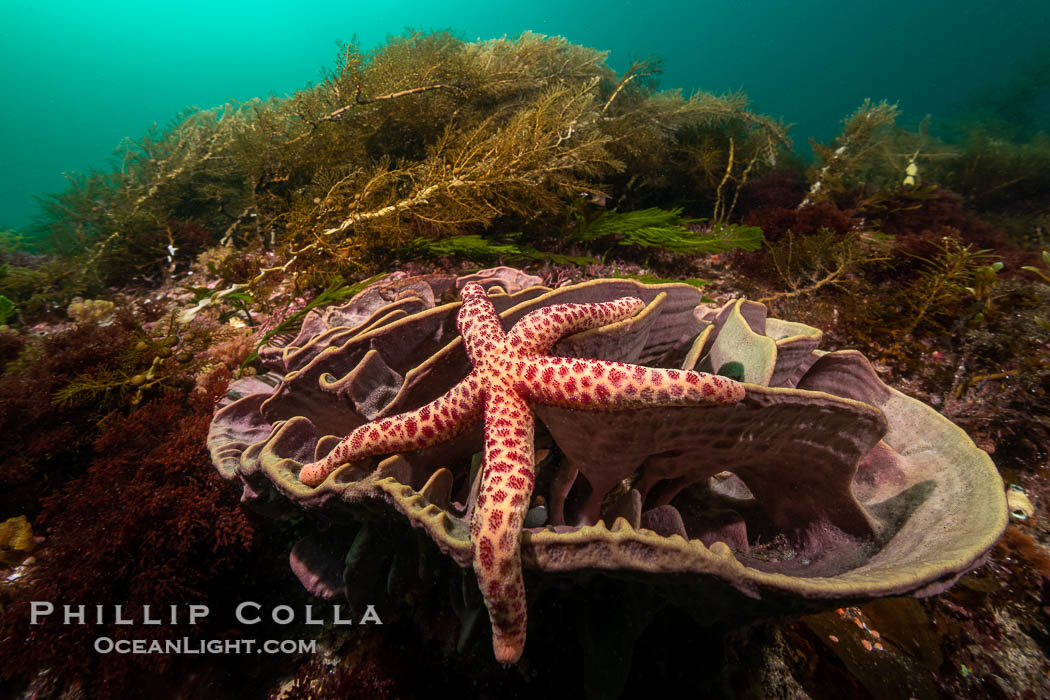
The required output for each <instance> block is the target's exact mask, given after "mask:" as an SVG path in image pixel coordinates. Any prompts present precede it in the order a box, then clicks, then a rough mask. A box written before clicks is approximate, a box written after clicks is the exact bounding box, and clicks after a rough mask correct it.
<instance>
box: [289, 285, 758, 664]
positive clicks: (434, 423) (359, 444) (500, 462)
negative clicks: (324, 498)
mask: <svg viewBox="0 0 1050 700" xmlns="http://www.w3.org/2000/svg"><path fill="white" fill-rule="evenodd" d="M460 296H461V298H462V300H463V306H462V308H461V309H460V311H459V316H458V318H457V323H458V328H459V332H460V334H461V335H462V336H463V342H464V346H465V348H466V352H467V355H468V356H469V358H470V361H471V363H472V364H473V366H474V369H473V371H471V373H470V374H469V375H467V377H466V378H464V379H463V380H462V381H461V382H459V383H458V384H457V385H456V386H454V387H453V388H452V389H450V390H449V391H448V392H447V393H445V394H444V395H443V396H441V397H439V398H437V399H435V400H434V401H431V402H430V403H429V404H427V405H425V406H423V407H422V408H419V409H417V410H415V411H409V412H407V413H402V414H400V415H397V416H392V417H389V418H380V419H378V420H376V421H373V422H371V423H368V424H366V425H362V426H360V427H358V428H356V429H355V430H354V431H353V432H351V433H350V434H349V435H348V436H347V437H346V438H345V439H343V441H342V442H340V443H339V445H338V446H336V448H335V449H334V450H332V452H331V453H329V455H328V456H327V457H325V458H324V459H322V460H320V461H318V462H314V463H312V464H307V465H305V466H304V467H303V468H302V471H301V472H300V474H299V479H300V480H301V481H302V482H303V483H304V484H307V485H317V484H320V483H321V482H322V481H324V479H325V478H326V477H327V476H328V475H329V474H330V473H331V472H332V471H333V470H334V469H335V468H336V467H338V466H339V465H341V464H345V463H348V462H353V461H358V460H361V459H364V458H366V457H370V456H373V455H380V454H389V453H393V452H401V451H406V450H416V449H420V448H422V447H427V446H429V445H433V444H436V443H438V442H442V441H445V440H448V439H449V438H451V437H453V436H455V435H456V434H458V433H460V432H461V431H463V430H464V429H465V428H466V427H468V426H469V425H471V424H472V423H474V422H475V421H477V420H478V419H481V418H483V419H484V433H485V449H484V461H483V467H482V470H481V477H480V478H481V483H480V485H479V488H478V491H477V494H478V495H477V501H476V503H475V506H474V509H473V514H472V517H471V525H470V539H471V543H472V547H473V557H474V571H475V573H476V575H477V577H478V583H479V585H480V587H481V591H482V594H483V595H484V598H485V604H486V606H487V607H488V611H489V619H490V620H491V621H492V631H493V640H492V643H493V649H494V651H495V654H496V658H497V659H498V660H499V661H501V662H502V663H506V664H510V663H514V662H516V661H517V660H518V659H519V658H520V657H521V653H522V650H523V648H524V646H525V630H526V605H525V588H524V585H523V583H522V574H521V553H520V543H521V531H522V523H523V520H524V517H525V512H526V510H527V509H528V507H529V503H530V500H531V497H532V489H533V485H534V483H535V474H534V472H533V467H534V462H533V430H534V419H533V414H532V407H531V406H532V404H535V403H541V404H548V405H554V406H561V407H565V408H572V409H577V410H585V411H613V410H629V409H634V408H642V407H645V406H671V405H696V404H712V405H715V404H725V403H733V402H736V401H739V400H741V399H742V398H743V397H744V387H743V386H742V385H740V384H738V383H737V382H734V381H732V380H730V379H726V378H724V377H718V376H715V375H711V374H705V373H702V372H692V371H685V370H674V369H652V368H648V367H641V366H638V365H631V364H626V363H622V362H610V361H606V360H595V359H584V358H569V357H554V356H551V355H547V354H546V353H547V352H548V351H549V350H550V349H551V348H552V347H553V346H554V344H555V343H556V342H557V341H558V340H559V339H560V338H562V337H563V336H565V335H567V334H569V333H575V332H578V331H582V330H586V329H588V328H596V327H599V326H602V325H605V324H608V323H614V322H617V321H621V320H623V319H626V318H629V317H630V316H632V315H633V314H635V313H636V312H638V311H639V310H640V309H641V308H642V307H643V304H642V301H641V300H640V299H637V298H634V297H624V298H621V299H616V300H614V301H610V302H603V303H590V304H557V305H553V306H548V307H545V308H543V309H539V310H537V311H533V312H532V313H530V314H528V315H526V316H525V317H524V318H522V319H521V320H520V321H519V322H518V323H517V324H515V326H514V327H513V328H512V329H511V330H510V332H509V333H507V332H504V330H503V327H502V325H501V323H500V319H499V316H497V314H496V311H495V309H494V308H493V306H492V302H490V301H489V299H488V297H487V296H486V294H485V290H484V288H483V287H482V286H481V285H479V284H473V283H472V284H467V285H466V286H464V287H463V290H462V291H461V293H460Z"/></svg>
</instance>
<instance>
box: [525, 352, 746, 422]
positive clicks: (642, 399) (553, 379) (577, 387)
mask: <svg viewBox="0 0 1050 700" xmlns="http://www.w3.org/2000/svg"><path fill="white" fill-rule="evenodd" d="M519 377H520V379H519V380H518V381H517V382H516V383H515V390H516V391H518V392H519V393H520V394H521V395H522V396H525V397H527V398H528V400H530V401H534V402H536V403H542V404H549V405H552V406H561V407H564V408H575V409H582V410H593V411H601V410H617V409H627V408H640V407H643V406H674V405H695V404H698V403H713V404H724V403H735V402H737V401H740V400H741V399H743V398H744V393H745V391H744V387H743V385H742V384H740V383H739V382H735V381H733V380H732V379H727V378H726V377H719V376H717V375H714V374H707V373H705V372H692V371H688V370H680V369H654V368H650V367H641V366H639V365H631V364H626V363H624V362H609V361H606V360H593V359H584V358H571V357H537V358H534V359H533V360H532V361H531V362H529V363H527V364H524V365H523V367H522V372H521V373H520V375H519Z"/></svg>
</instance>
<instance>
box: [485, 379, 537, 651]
mask: <svg viewBox="0 0 1050 700" xmlns="http://www.w3.org/2000/svg"><path fill="white" fill-rule="evenodd" d="M533 428H534V422H533V418H532V411H531V409H530V407H529V405H528V404H527V403H526V402H525V401H524V400H522V399H521V398H520V397H519V396H517V395H515V394H513V393H511V392H492V393H491V394H489V396H488V398H487V399H486V402H485V459H484V468H483V471H482V475H481V484H480V487H479V489H478V499H477V503H476V507H475V508H474V515H473V519H472V521H471V526H470V529H471V537H470V539H471V543H472V545H473V551H474V572H475V574H476V575H477V578H478V584H479V585H480V587H481V592H482V595H483V596H484V597H485V605H486V607H487V608H488V611H489V620H490V621H491V622H492V648H493V651H494V652H495V654H496V658H497V659H498V660H499V661H500V662H501V663H504V664H511V663H514V662H516V661H517V660H518V659H519V658H520V657H521V652H522V650H523V649H524V647H525V629H526V604H525V586H524V584H523V582H522V577H521V528H522V523H523V522H524V519H525V512H526V511H527V510H528V507H529V501H530V499H531V497H532V488H533V485H534V484H535V474H534V472H533V468H534V464H533V458H534V455H533V442H532V439H533Z"/></svg>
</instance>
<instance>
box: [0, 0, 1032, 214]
mask: <svg viewBox="0 0 1050 700" xmlns="http://www.w3.org/2000/svg"><path fill="white" fill-rule="evenodd" d="M406 27H412V28H415V29H421V30H428V29H451V30H452V31H453V32H454V33H456V34H457V35H458V36H460V37H462V38H463V39H467V40H473V39H476V38H481V39H487V38H492V37H498V36H503V35H508V36H515V35H517V34H519V33H521V32H523V31H526V30H532V31H535V32H538V33H541V34H548V35H561V36H564V37H566V38H568V39H569V40H570V41H572V42H575V43H579V44H583V45H586V46H592V47H596V48H600V49H603V50H607V51H609V52H610V57H609V63H610V65H611V66H612V67H613V68H615V69H617V70H620V71H622V70H624V69H625V68H627V66H628V65H630V63H631V61H632V59H633V58H639V57H647V56H659V57H661V58H662V59H663V61H664V73H663V75H662V78H661V83H660V85H661V87H662V88H665V89H671V88H680V89H682V90H683V91H684V92H685V93H690V92H692V91H694V90H697V89H704V90H707V91H711V92H717V93H723V92H730V91H736V90H744V91H745V92H746V93H747V94H748V95H749V96H750V97H751V99H752V102H753V105H754V107H755V108H756V109H757V110H758V111H760V112H763V113H766V114H769V115H772V116H775V117H779V118H782V119H783V120H784V121H785V122H787V123H790V124H793V125H794V126H793V127H792V130H791V135H792V138H793V139H794V142H795V145H796V150H799V151H800V152H803V153H804V152H806V150H807V148H806V144H807V142H808V139H810V138H816V139H818V140H828V139H830V138H831V137H833V136H834V135H835V133H836V132H837V130H838V126H839V124H840V123H841V120H842V119H843V118H844V117H845V116H846V115H848V114H849V113H850V112H852V111H853V110H855V109H856V108H857V106H858V105H859V104H860V103H861V102H862V101H863V99H864V98H867V97H870V98H872V99H875V100H879V99H886V100H889V101H892V102H898V103H899V104H900V107H901V109H902V112H903V116H902V119H901V120H900V122H901V123H903V124H909V123H917V122H918V121H920V120H921V119H922V118H923V117H924V116H925V115H927V114H930V115H932V117H933V129H934V132H935V133H938V131H940V132H942V133H943V131H944V130H947V129H949V128H950V127H951V126H952V125H953V124H955V125H957V124H960V123H963V122H964V121H965V120H966V119H974V118H977V119H984V120H1002V121H1005V122H1008V123H1009V124H1010V128H1015V129H1021V130H1024V131H1027V132H1031V131H1034V130H1037V129H1039V128H1040V127H1042V128H1044V129H1046V128H1047V127H1046V125H1050V30H1048V27H1050V2H1045V0H1044V1H1022V0H1000V1H998V2H987V1H986V0H957V1H955V2H948V1H940V0H938V1H932V0H929V1H926V2H923V1H914V2H904V1H902V0H888V1H885V2H880V3H874V2H841V1H840V2H832V1H828V0H800V1H797V2H778V1H777V0H735V1H728V2H713V1H703V0H701V1H693V2H631V1H627V0H606V1H604V2H584V1H581V0H577V1H576V2H552V1H550V0H536V1H533V2H522V3H505V4H497V3H491V2H479V1H477V0H471V1H470V2H451V3H432V2H430V3H422V2H405V1H388V2H378V3H365V2H345V1H344V2H300V3H295V4H294V5H293V3H289V2H252V3H246V2H223V3H219V2H199V1H195V0H194V1H187V2H181V3H174V4H173V3H156V2H130V1H122V2H116V1H109V2H98V3H83V2H70V1H61V2H58V1H52V2H41V1H37V2H27V1H21V0H0V95H2V98H0V99H2V107H3V108H2V109H0V164H2V167H0V230H3V229H7V228H16V229H21V228H24V227H26V226H27V225H28V224H29V223H30V221H31V220H32V217H33V216H34V215H35V214H36V213H37V205H36V203H35V200H34V196H39V195H43V194H46V193H48V192H55V191H58V190H61V189H62V188H63V187H64V184H65V181H64V178H63V173H69V172H73V171H88V170H91V169H93V168H95V169H106V168H107V167H108V166H109V165H110V164H111V161H110V156H111V154H112V152H113V150H114V149H115V148H116V146H117V145H118V144H119V143H120V141H121V140H122V139H124V138H125V137H135V138H137V137H139V136H141V135H142V134H143V133H144V132H145V131H146V129H147V128H148V127H149V126H150V125H151V124H153V123H159V124H161V125H164V124H166V123H168V122H169V121H170V120H171V119H172V118H173V117H175V115H176V114H177V113H179V112H180V111H181V110H183V109H184V108H186V107H189V106H198V107H211V106H215V105H218V104H222V103H224V102H226V101H228V100H231V99H233V100H247V99H250V98H252V97H256V96H267V95H270V94H275V95H285V94H288V93H291V92H293V91H295V90H296V89H299V88H301V87H303V86H305V85H306V84H308V83H310V82H313V81H317V80H318V79H319V78H320V75H321V71H322V70H323V69H324V68H326V67H330V66H332V65H334V60H335V53H336V43H337V42H338V41H348V40H350V39H352V38H353V37H354V36H356V37H357V39H358V41H359V42H360V43H361V45H362V47H364V48H366V49H367V48H371V47H373V46H376V45H377V44H380V43H382V41H383V40H384V38H385V37H386V36H387V35H389V34H398V33H401V32H403V31H404V30H405V28H406Z"/></svg>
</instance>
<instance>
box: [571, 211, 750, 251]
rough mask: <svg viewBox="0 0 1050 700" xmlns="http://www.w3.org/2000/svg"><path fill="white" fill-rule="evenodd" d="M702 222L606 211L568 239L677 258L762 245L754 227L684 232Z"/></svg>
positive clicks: (666, 214) (669, 214)
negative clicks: (650, 250) (647, 250)
mask: <svg viewBox="0 0 1050 700" xmlns="http://www.w3.org/2000/svg"><path fill="white" fill-rule="evenodd" d="M703 221H705V219H687V218H683V217H682V209H681V208H677V209H659V208H657V207H650V208H648V209H639V210H637V211H631V212H624V213H620V212H614V211H609V212H604V213H603V214H602V215H601V216H599V217H598V218H596V219H595V220H594V221H591V222H590V223H586V224H585V225H584V226H582V227H581V229H580V230H579V231H578V232H576V233H574V234H572V236H571V238H572V239H574V240H577V241H581V242H588V243H606V244H612V245H618V246H633V247H637V248H657V249H660V250H666V251H668V252H670V253H677V254H681V255H701V254H704V253H719V252H724V251H727V250H736V249H741V250H758V248H759V247H761V245H762V230H761V229H760V228H758V227H756V226H742V225H739V224H728V223H727V224H721V225H718V226H716V227H714V228H713V229H712V230H710V231H707V232H705V233H693V232H691V231H689V230H688V229H687V228H686V226H688V225H690V224H697V223H701V222H703Z"/></svg>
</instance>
